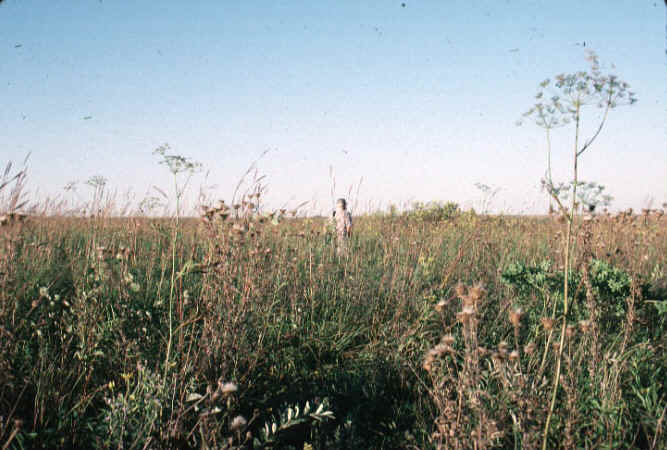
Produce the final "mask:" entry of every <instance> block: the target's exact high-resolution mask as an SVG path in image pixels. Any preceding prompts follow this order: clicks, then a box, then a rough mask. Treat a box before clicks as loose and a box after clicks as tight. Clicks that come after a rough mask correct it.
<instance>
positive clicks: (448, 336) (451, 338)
mask: <svg viewBox="0 0 667 450" xmlns="http://www.w3.org/2000/svg"><path fill="white" fill-rule="evenodd" d="M455 341H456V339H455V338H454V336H452V335H451V334H446V335H444V336H443V337H442V338H441V339H440V342H441V343H443V344H445V345H453V344H454V342H455Z"/></svg>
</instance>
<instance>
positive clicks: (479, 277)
mask: <svg viewBox="0 0 667 450" xmlns="http://www.w3.org/2000/svg"><path fill="white" fill-rule="evenodd" d="M256 195H257V197H259V193H257V194H256ZM255 200H258V198H257V199H255ZM252 201H253V199H252V197H247V198H244V199H243V201H242V202H240V203H239V205H238V206H237V208H236V209H235V208H233V207H232V208H230V207H227V206H224V204H221V206H220V207H216V208H210V209H208V210H207V211H206V212H205V214H204V215H203V217H202V220H195V219H181V220H180V221H178V222H176V221H174V220H169V219H149V218H105V217H101V216H98V217H93V218H87V219H83V218H66V217H54V218H46V217H43V218H40V217H27V218H24V217H23V216H21V215H20V214H13V215H6V216H4V217H3V219H2V226H1V227H0V236H1V238H2V242H1V247H0V380H2V383H0V445H2V448H72V447H76V448H82V447H95V448H109V447H111V448H298V449H301V448H473V447H474V448H492V447H495V448H535V447H539V446H540V445H541V443H542V432H543V430H544V422H545V419H546V415H547V413H548V409H549V406H550V405H549V402H548V400H547V399H549V398H550V396H551V392H552V387H553V386H552V384H551V379H552V374H553V373H554V370H555V365H556V362H557V359H558V356H559V353H562V356H561V358H562V376H561V377H560V381H559V382H560V386H561V389H560V390H559V391H558V395H557V398H556V403H555V407H554V412H553V417H552V419H551V421H552V423H551V427H550V428H549V434H548V436H547V438H548V443H549V447H550V448H556V447H565V448H573V447H587V448H600V447H606V448H664V446H665V437H664V436H665V434H664V416H665V405H666V397H665V386H664V382H665V379H667V373H666V369H665V354H666V352H665V335H664V329H665V312H666V311H667V306H666V305H667V285H666V275H665V268H666V261H665V256H664V255H665V254H667V226H665V225H666V222H665V220H666V219H665V218H664V217H663V215H662V211H645V212H644V214H641V215H636V214H632V213H629V212H628V213H625V214H619V215H615V216H609V215H604V214H602V215H600V216H594V217H592V218H590V220H585V221H582V220H580V218H579V219H577V225H576V226H575V227H574V228H573V231H572V233H573V245H572V248H571V250H570V251H571V255H572V264H571V266H570V270H571V275H570V276H569V279H568V283H569V286H570V292H571V294H570V297H571V298H570V310H569V312H568V315H567V317H565V320H566V322H567V326H566V327H565V333H566V335H565V337H564V338H563V341H562V342H564V348H563V350H562V352H559V348H558V345H559V343H560V342H561V336H560V333H561V327H560V326H559V324H560V321H561V320H562V319H563V310H562V295H563V293H562V291H563V271H562V261H563V257H562V251H563V245H562V244H563V239H564V236H563V233H562V225H561V224H559V223H558V220H557V219H556V218H555V217H553V218H552V217H542V218H530V217H511V216H495V217H490V216H486V215H473V214H455V215H451V216H450V215H445V216H443V217H442V218H440V219H438V220H435V219H434V220H419V218H418V217H413V216H412V215H393V216H392V215H386V216H380V215H375V216H373V217H360V218H358V219H357V220H356V221H355V233H354V236H353V238H352V241H351V251H350V253H349V255H348V256H347V257H342V258H339V257H337V256H336V252H335V249H334V245H335V244H334V242H333V239H332V236H331V235H330V234H328V233H327V232H326V222H325V220H324V219H321V218H287V217H285V216H286V214H281V213H280V212H277V213H275V214H272V215H263V214H259V213H258V212H257V211H256V208H255V205H254V204H253V203H252Z"/></svg>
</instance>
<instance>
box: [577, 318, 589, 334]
mask: <svg viewBox="0 0 667 450" xmlns="http://www.w3.org/2000/svg"><path fill="white" fill-rule="evenodd" d="M579 329H580V330H581V332H582V333H584V334H585V333H588V332H589V331H590V330H591V321H590V320H580V321H579Z"/></svg>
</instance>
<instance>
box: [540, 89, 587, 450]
mask: <svg viewBox="0 0 667 450" xmlns="http://www.w3.org/2000/svg"><path fill="white" fill-rule="evenodd" d="M575 105H576V113H575V124H576V128H575V135H574V167H573V171H574V181H573V185H572V203H571V206H570V213H569V215H568V217H567V219H568V220H567V231H566V237H565V264H564V268H563V270H564V271H565V273H564V276H563V324H562V326H561V332H560V342H559V346H558V357H557V359H556V374H555V375H554V384H553V389H552V392H551V404H550V405H549V414H548V415H547V421H546V424H545V425H544V436H543V438H542V450H546V448H547V439H548V436H549V426H550V424H551V417H552V415H553V412H554V407H555V406H556V396H557V394H558V385H559V383H560V372H561V361H562V359H563V347H564V345H565V330H566V327H567V313H568V306H569V305H568V300H569V298H568V294H569V293H568V284H569V276H570V245H571V241H572V224H573V222H574V217H575V212H576V208H575V207H576V200H577V181H578V176H577V175H578V172H577V162H578V161H577V159H578V156H579V154H580V153H579V152H578V148H579V121H580V117H579V112H580V109H581V103H580V101H579V99H577V100H576V102H575Z"/></svg>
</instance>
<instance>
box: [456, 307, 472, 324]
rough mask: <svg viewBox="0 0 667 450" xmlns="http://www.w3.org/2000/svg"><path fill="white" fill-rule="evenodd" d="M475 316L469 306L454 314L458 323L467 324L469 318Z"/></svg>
mask: <svg viewBox="0 0 667 450" xmlns="http://www.w3.org/2000/svg"><path fill="white" fill-rule="evenodd" d="M474 314H475V310H474V309H472V307H471V306H465V307H464V308H463V309H462V310H461V312H459V313H457V314H456V318H457V319H458V320H459V322H463V323H465V322H468V320H470V318H471V317H472V316H473V315H474Z"/></svg>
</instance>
